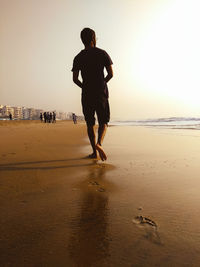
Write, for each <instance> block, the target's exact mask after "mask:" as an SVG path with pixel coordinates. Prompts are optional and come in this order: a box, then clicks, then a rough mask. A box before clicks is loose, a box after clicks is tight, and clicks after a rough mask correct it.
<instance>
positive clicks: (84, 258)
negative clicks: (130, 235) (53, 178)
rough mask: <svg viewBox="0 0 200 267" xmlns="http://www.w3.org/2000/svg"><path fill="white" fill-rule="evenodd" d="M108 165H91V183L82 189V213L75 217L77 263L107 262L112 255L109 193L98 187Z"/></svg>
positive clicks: (71, 245)
mask: <svg viewBox="0 0 200 267" xmlns="http://www.w3.org/2000/svg"><path fill="white" fill-rule="evenodd" d="M105 169H106V168H103V167H99V166H98V165H96V167H94V168H90V170H89V175H88V179H87V180H86V183H87V185H88V184H90V183H91V186H89V187H88V186H87V188H85V189H83V190H82V196H81V200H80V203H81V206H80V213H79V214H78V216H77V217H76V218H75V219H74V221H73V225H72V229H73V230H72V235H71V238H70V242H69V252H70V256H71V257H72V259H73V261H74V262H75V264H76V265H77V266H88V267H89V266H92V267H93V266H103V265H104V262H105V261H106V258H107V257H108V255H109V252H108V249H109V237H108V229H107V228H108V196H107V193H106V192H100V191H98V184H99V183H101V181H102V179H103V178H104V176H105ZM94 181H96V182H97V183H93V182H94Z"/></svg>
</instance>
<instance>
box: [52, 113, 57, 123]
mask: <svg viewBox="0 0 200 267" xmlns="http://www.w3.org/2000/svg"><path fill="white" fill-rule="evenodd" d="M53 123H56V113H55V112H53Z"/></svg>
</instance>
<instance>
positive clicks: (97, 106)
mask: <svg viewBox="0 0 200 267" xmlns="http://www.w3.org/2000/svg"><path fill="white" fill-rule="evenodd" d="M81 40H82V42H83V44H84V46H85V49H83V50H82V51H81V52H80V53H79V54H78V55H77V56H76V57H75V58H74V61H73V68H72V72H73V81H74V83H75V84H76V85H78V86H79V87H80V88H81V89H82V108H83V114H84V116H85V120H86V123H87V132H88V137H89V140H90V144H91V146H92V150H93V153H92V154H90V155H89V157H90V158H97V151H98V152H99V155H100V158H101V160H103V161H104V160H106V159H107V156H106V154H105V152H104V150H103V148H102V141H103V138H104V136H105V133H106V128H107V123H108V122H109V120H110V108H109V102H108V87H107V82H108V81H109V80H110V79H111V78H112V77H113V70H112V66H111V65H112V64H113V63H112V60H111V58H110V57H109V55H108V54H107V53H106V51H104V50H102V49H100V48H97V47H96V36H95V32H94V31H93V30H92V29H90V28H84V29H83V30H82V31H81ZM104 68H106V71H107V76H106V77H104ZM79 72H81V76H82V81H81V80H79ZM95 112H96V114H97V118H98V123H99V127H98V138H97V142H96V137H95V129H94V125H95V117H94V115H95Z"/></svg>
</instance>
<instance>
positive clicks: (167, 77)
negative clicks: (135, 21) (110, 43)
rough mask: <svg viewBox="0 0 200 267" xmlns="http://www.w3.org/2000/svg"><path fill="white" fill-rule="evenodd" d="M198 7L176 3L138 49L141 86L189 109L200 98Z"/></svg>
mask: <svg viewBox="0 0 200 267" xmlns="http://www.w3.org/2000/svg"><path fill="white" fill-rule="evenodd" d="M197 5H198V6H197ZM199 7H200V3H199V4H198V3H197V1H176V2H175V3H174V4H173V5H171V6H169V7H168V9H165V10H163V12H162V13H161V14H159V16H157V18H156V20H154V21H153V23H152V24H151V25H150V27H149V28H148V29H146V33H145V34H144V36H143V39H142V45H141V43H140V46H139V47H138V49H139V53H138V58H137V60H138V64H139V65H138V66H139V68H137V77H138V79H139V81H140V83H143V85H144V87H145V88H146V89H147V90H149V92H154V93H156V94H162V95H163V94H164V95H165V96H166V97H169V98H176V99H177V100H179V101H182V102H185V104H187V105H190V106H194V105H199V99H200V90H199V89H200V75H199V71H200V35H199V33H198V32H199V25H200V17H199V14H198V10H199ZM134 71H135V70H134Z"/></svg>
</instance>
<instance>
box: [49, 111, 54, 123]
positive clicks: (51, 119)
mask: <svg viewBox="0 0 200 267" xmlns="http://www.w3.org/2000/svg"><path fill="white" fill-rule="evenodd" d="M51 122H53V115H52V113H51V112H50V114H49V123H51Z"/></svg>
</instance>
